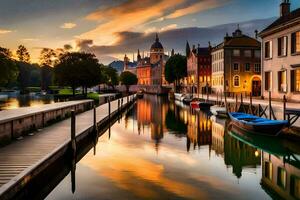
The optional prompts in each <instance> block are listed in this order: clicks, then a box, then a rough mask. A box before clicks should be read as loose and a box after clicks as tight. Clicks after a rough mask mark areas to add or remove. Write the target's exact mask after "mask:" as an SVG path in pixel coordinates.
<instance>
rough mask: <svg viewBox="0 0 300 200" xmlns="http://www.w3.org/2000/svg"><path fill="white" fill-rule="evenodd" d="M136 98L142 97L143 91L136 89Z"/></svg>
mask: <svg viewBox="0 0 300 200" xmlns="http://www.w3.org/2000/svg"><path fill="white" fill-rule="evenodd" d="M136 96H137V98H139V99H142V98H143V97H144V92H143V91H138V92H137V93H136Z"/></svg>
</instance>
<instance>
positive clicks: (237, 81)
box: [233, 75, 240, 87]
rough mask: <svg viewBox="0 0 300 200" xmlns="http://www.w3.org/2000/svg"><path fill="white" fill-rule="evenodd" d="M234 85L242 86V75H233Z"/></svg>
mask: <svg viewBox="0 0 300 200" xmlns="http://www.w3.org/2000/svg"><path fill="white" fill-rule="evenodd" d="M233 86H234V87H240V77H239V76H238V75H236V76H234V77H233Z"/></svg>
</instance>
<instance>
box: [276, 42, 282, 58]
mask: <svg viewBox="0 0 300 200" xmlns="http://www.w3.org/2000/svg"><path fill="white" fill-rule="evenodd" d="M281 40H282V38H278V39H277V43H278V47H277V48H278V49H277V51H278V56H281V55H282V52H281Z"/></svg>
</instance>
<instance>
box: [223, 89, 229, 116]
mask: <svg viewBox="0 0 300 200" xmlns="http://www.w3.org/2000/svg"><path fill="white" fill-rule="evenodd" d="M224 98H225V108H226V112H229V110H228V105H227V97H226V92H225V91H224Z"/></svg>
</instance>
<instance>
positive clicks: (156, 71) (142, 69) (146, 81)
mask: <svg viewBox="0 0 300 200" xmlns="http://www.w3.org/2000/svg"><path fill="white" fill-rule="evenodd" d="M168 58H169V56H167V55H165V53H164V47H163V45H162V44H161V43H160V41H159V37H158V35H157V34H156V38H155V42H154V43H153V44H152V45H151V48H150V53H149V57H144V56H143V57H142V56H141V55H140V51H139V50H138V55H137V62H136V65H135V66H133V67H131V68H130V67H127V68H125V66H124V70H129V69H131V70H135V72H136V75H137V78H138V85H141V86H143V85H145V86H151V85H152V86H162V85H166V84H167V82H166V80H165V75H164V72H165V64H166V62H167V60H168ZM125 59H128V58H126V55H125V58H124V63H126V60H125ZM127 63H128V61H127Z"/></svg>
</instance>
